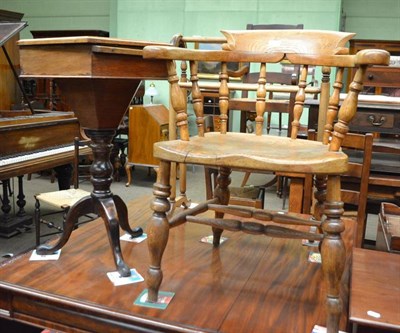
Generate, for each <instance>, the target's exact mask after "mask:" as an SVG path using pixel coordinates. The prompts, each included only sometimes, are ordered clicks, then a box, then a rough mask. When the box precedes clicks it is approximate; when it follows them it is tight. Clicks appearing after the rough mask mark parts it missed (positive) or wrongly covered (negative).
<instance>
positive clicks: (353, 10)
mask: <svg viewBox="0 0 400 333" xmlns="http://www.w3.org/2000/svg"><path fill="white" fill-rule="evenodd" d="M343 13H344V15H345V18H346V19H345V30H346V31H352V32H355V33H357V36H356V38H359V39H385V40H400V0H343Z"/></svg>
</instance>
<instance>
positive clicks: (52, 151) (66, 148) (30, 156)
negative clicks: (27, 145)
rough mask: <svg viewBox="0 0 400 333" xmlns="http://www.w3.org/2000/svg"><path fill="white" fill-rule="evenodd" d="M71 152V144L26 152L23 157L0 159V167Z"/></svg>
mask: <svg viewBox="0 0 400 333" xmlns="http://www.w3.org/2000/svg"><path fill="white" fill-rule="evenodd" d="M80 148H83V147H80ZM72 150H74V145H73V144H72V145H67V146H61V147H57V148H50V149H46V150H41V151H33V152H28V153H24V154H23V155H18V156H11V157H6V158H4V159H0V167H2V166H6V165H10V164H14V163H21V162H26V161H29V160H34V159H37V158H41V157H46V156H51V155H56V154H62V153H66V152H69V151H72Z"/></svg>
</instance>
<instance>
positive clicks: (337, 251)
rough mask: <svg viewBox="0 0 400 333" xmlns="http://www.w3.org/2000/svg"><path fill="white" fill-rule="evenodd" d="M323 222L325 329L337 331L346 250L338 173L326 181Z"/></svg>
mask: <svg viewBox="0 0 400 333" xmlns="http://www.w3.org/2000/svg"><path fill="white" fill-rule="evenodd" d="M324 214H325V216H326V219H324V221H323V223H322V230H323V232H324V235H325V237H324V240H323V242H322V246H321V258H322V270H323V273H324V278H325V281H326V283H327V285H326V288H327V299H326V304H327V324H326V327H327V332H328V333H333V332H338V331H339V322H340V316H341V314H342V301H341V299H340V283H341V278H342V274H343V271H344V266H345V260H346V250H345V247H344V242H343V240H342V237H341V233H342V232H343V231H344V223H343V221H342V220H341V216H342V214H343V202H341V201H340V176H330V177H328V181H327V193H326V202H325V209H324Z"/></svg>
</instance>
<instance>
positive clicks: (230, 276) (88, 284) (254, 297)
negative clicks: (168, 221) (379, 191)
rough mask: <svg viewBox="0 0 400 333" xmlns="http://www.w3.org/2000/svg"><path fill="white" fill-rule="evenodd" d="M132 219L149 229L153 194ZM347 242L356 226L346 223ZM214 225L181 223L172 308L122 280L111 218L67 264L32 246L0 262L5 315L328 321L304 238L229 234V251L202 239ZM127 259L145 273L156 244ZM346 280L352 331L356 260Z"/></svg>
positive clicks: (56, 320) (203, 323)
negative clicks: (143, 301)
mask: <svg viewBox="0 0 400 333" xmlns="http://www.w3.org/2000/svg"><path fill="white" fill-rule="evenodd" d="M128 210H129V217H130V222H131V225H135V226H136V225H141V226H145V224H146V222H145V221H147V220H148V218H149V216H150V209H149V197H146V198H141V200H136V201H134V202H131V203H129V204H128ZM346 226H347V229H346V231H345V235H344V238H345V242H346V245H347V248H348V249H349V246H351V245H352V244H351V235H352V234H353V233H354V228H353V227H352V225H351V224H350V222H346ZM210 234H211V231H210V230H209V228H208V227H206V226H200V225H195V224H186V225H182V226H179V227H176V228H174V229H172V230H171V232H170V238H169V243H168V245H167V249H166V252H165V254H164V260H163V268H164V280H163V284H162V286H161V290H163V291H173V292H175V296H174V298H173V300H172V302H171V303H170V304H169V306H168V308H167V309H166V310H157V309H152V308H146V307H140V306H136V305H134V304H133V303H134V301H135V299H136V298H137V297H138V296H139V294H140V293H141V292H142V291H143V290H144V289H145V288H146V284H145V282H141V283H137V284H129V285H124V286H118V287H115V286H113V284H112V283H111V282H110V281H109V280H108V278H107V275H106V273H107V272H109V271H113V270H114V269H115V268H114V263H113V259H112V255H111V251H110V248H109V245H108V241H107V236H106V231H105V228H104V226H103V223H102V221H101V220H95V221H93V222H91V223H90V224H87V225H83V226H81V227H79V228H78V229H77V230H76V231H74V232H73V234H72V236H71V239H70V240H69V242H68V244H67V245H65V247H64V248H63V249H62V253H61V257H60V259H59V260H58V261H36V262H35V261H29V257H30V255H31V253H26V254H24V255H21V256H19V257H16V258H13V259H12V260H9V261H7V262H5V263H3V264H2V265H1V266H0V280H1V281H0V315H2V316H5V317H7V316H8V317H11V318H13V319H15V320H19V321H25V322H29V323H33V324H34V325H39V326H41V327H50V328H55V329H59V330H63V331H68V332H87V331H91V332H98V333H99V332H107V333H110V332H128V331H129V332H134V331H140V332H144V331H145V330H146V329H147V332H285V333H287V332H297V333H301V332H307V333H309V332H311V330H312V328H313V326H314V325H315V324H319V325H324V323H325V286H324V284H323V283H321V282H322V271H321V265H320V264H317V263H310V262H308V260H307V258H308V252H309V249H308V248H307V247H305V246H302V245H301V241H300V240H282V239H272V238H269V237H265V236H252V235H246V234H243V233H233V232H224V234H223V236H226V237H228V240H227V241H226V242H224V243H223V244H222V245H221V247H220V249H213V248H212V246H211V245H209V244H205V243H202V242H200V239H201V237H203V236H207V235H210ZM122 251H123V254H124V258H125V260H126V262H127V264H128V265H130V267H131V268H136V269H137V271H138V272H139V273H140V274H141V275H143V276H145V272H146V270H147V265H148V250H147V244H146V241H144V242H142V243H139V244H135V243H128V242H122ZM350 260H351V251H348V254H347V260H346V269H345V273H344V276H343V279H342V287H343V288H342V298H343V301H344V306H343V308H344V312H343V315H342V320H341V330H346V328H347V327H346V325H347V318H348V315H347V308H348V286H349V278H350V276H349V271H350V270H349V265H350Z"/></svg>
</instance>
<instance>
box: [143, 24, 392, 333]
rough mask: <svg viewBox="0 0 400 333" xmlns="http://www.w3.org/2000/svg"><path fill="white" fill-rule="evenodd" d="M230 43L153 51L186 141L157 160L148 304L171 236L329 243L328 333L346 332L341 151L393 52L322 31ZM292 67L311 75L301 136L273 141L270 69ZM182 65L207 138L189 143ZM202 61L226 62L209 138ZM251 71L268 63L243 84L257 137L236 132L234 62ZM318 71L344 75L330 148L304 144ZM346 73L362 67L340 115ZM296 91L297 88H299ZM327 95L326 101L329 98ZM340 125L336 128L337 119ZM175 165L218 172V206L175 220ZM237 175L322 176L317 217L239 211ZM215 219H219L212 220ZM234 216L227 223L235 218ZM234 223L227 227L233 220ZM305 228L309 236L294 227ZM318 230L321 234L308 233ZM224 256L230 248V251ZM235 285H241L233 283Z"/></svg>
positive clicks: (247, 34)
mask: <svg viewBox="0 0 400 333" xmlns="http://www.w3.org/2000/svg"><path fill="white" fill-rule="evenodd" d="M222 33H223V34H224V36H225V37H226V43H224V44H223V47H222V50H218V51H210V50H207V51H204V50H190V49H183V48H177V47H172V46H171V47H161V46H160V47H157V46H154V47H153V46H148V47H145V48H144V53H143V55H144V57H145V58H155V59H167V60H169V61H167V69H168V81H169V83H170V92H171V104H172V107H173V109H174V110H175V112H176V124H177V127H178V129H179V139H176V140H171V141H165V142H158V143H155V145H154V151H153V152H154V156H155V157H157V158H158V159H159V160H160V168H159V171H158V174H157V181H156V183H155V184H154V188H153V193H154V199H153V201H152V204H151V207H152V209H153V211H154V212H153V215H152V218H151V220H150V223H149V225H148V231H147V234H148V246H149V255H150V265H149V269H148V271H147V277H146V282H147V285H148V301H149V302H156V301H157V299H158V292H159V287H160V285H161V282H162V276H163V272H162V270H161V261H162V255H163V252H164V249H165V247H166V245H167V241H168V235H169V230H170V228H173V227H175V226H178V225H181V224H183V223H186V222H194V223H200V224H206V225H209V226H211V227H212V230H213V244H214V246H218V245H219V242H220V238H221V234H222V232H223V230H224V229H226V230H230V231H243V232H245V233H248V234H255V235H266V236H270V237H280V238H292V239H293V238H294V239H303V238H306V239H310V240H320V241H322V243H321V256H322V270H323V273H324V279H325V281H326V290H327V297H326V304H327V312H326V313H327V319H326V326H327V328H328V332H329V333H331V332H337V331H338V329H339V319H340V315H341V313H342V308H341V300H340V290H339V289H340V280H341V276H342V273H343V270H344V261H345V247H344V243H343V240H342V238H341V233H342V232H343V230H344V223H343V221H342V220H341V215H342V212H343V203H342V201H341V197H340V175H341V174H343V173H345V172H346V171H347V164H348V158H347V155H346V154H344V153H343V152H342V151H341V144H342V141H343V139H344V137H345V136H346V133H347V132H348V130H349V122H350V121H351V119H352V118H353V117H354V115H355V112H356V109H357V108H356V107H357V98H358V94H359V92H360V91H361V90H362V82H363V78H364V76H365V71H366V69H367V67H368V66H369V65H387V64H388V62H389V53H388V52H386V51H384V50H362V51H360V52H359V53H357V54H356V55H349V54H348V49H347V48H346V47H345V44H346V43H347V41H348V40H349V39H351V38H352V37H353V36H354V34H352V33H344V32H331V31H318V30H253V31H251V30H242V31H240V30H239V31H237V30H236V31H226V30H224V31H222ZM282 60H285V61H288V62H290V63H292V64H294V65H299V66H301V70H300V78H299V84H298V87H295V89H296V91H297V96H296V100H295V105H294V112H293V115H294V116H293V117H294V120H293V122H292V133H291V137H278V136H272V135H263V133H262V132H263V131H262V130H263V121H264V117H263V114H264V112H265V109H266V96H267V93H268V89H270V87H269V86H266V77H267V75H268V72H267V68H268V64H269V63H277V62H281V61H282ZM178 61H188V62H189V65H190V66H189V69H190V82H191V88H192V97H193V108H194V111H195V114H196V117H197V126H198V135H196V136H192V137H190V136H189V130H188V115H187V110H186V93H185V90H184V89H182V87H181V86H180V85H179V78H178V75H177V71H176V65H175V64H176V63H178ZM198 61H217V62H221V72H220V75H219V80H220V86H219V106H220V119H221V130H220V132H208V133H205V131H204V118H203V105H202V98H201V91H200V88H199V80H198V76H197V62H198ZM232 61H235V62H236V61H237V62H249V63H258V64H259V68H260V71H259V79H258V83H256V84H255V85H254V84H248V85H245V84H243V83H242V84H241V89H255V90H256V95H257V101H256V114H257V116H256V128H255V133H237V132H236V133H235V132H228V131H227V118H228V115H227V114H228V105H229V96H230V94H229V92H230V89H235V88H236V86H235V84H234V83H232V84H231V83H229V82H228V81H229V75H228V73H227V63H228V62H232ZM308 66H318V67H322V71H323V73H327V72H329V69H330V68H337V69H336V77H335V80H334V83H333V92H332V96H331V98H330V100H329V111H328V115H327V117H326V119H327V120H328V122H327V124H326V125H325V128H324V129H321V130H323V141H322V142H320V141H311V140H300V139H299V140H298V139H296V138H297V134H298V128H299V124H300V117H301V113H302V109H303V104H304V100H305V94H306V93H307V92H309V91H310V90H309V89H311V88H310V87H307V84H306V76H307V71H308ZM346 67H357V72H356V75H355V76H354V79H353V82H352V83H351V84H350V90H349V93H348V95H347V98H346V100H345V101H344V102H343V103H342V105H341V107H340V110H338V103H339V92H340V90H341V88H342V83H341V81H342V79H343V72H344V69H345V68H346ZM321 84H322V86H321V94H322V96H321V101H324V100H325V98H326V97H324V96H325V95H327V94H328V93H329V78H328V79H326V76H325V77H324V78H323V80H322V83H321ZM290 89H293V88H290ZM324 94H325V95H324ZM336 118H337V122H336V123H335V124H334V120H335V119H336ZM173 163H188V164H197V165H204V166H211V167H215V168H218V170H219V174H218V177H217V187H216V189H215V190H214V197H213V198H212V199H210V200H207V201H205V202H202V203H199V204H198V205H197V206H195V207H193V208H187V209H185V210H183V211H181V212H178V213H175V214H173V215H172V216H171V215H169V214H168V212H169V210H170V202H169V200H168V198H169V196H170V191H171V186H170V172H171V165H172V164H173ZM232 169H239V170H246V171H250V172H260V171H261V172H265V171H279V172H292V173H300V174H312V175H317V176H318V177H319V178H318V182H317V193H318V195H317V197H316V199H317V200H318V203H317V205H316V209H315V213H314V216H313V217H310V218H302V217H299V216H298V215H297V216H294V215H292V214H291V213H284V212H280V211H278V212H274V211H271V210H266V209H264V210H261V209H255V208H248V207H242V206H234V205H233V206H232V205H229V204H228V203H229V195H230V194H229V193H230V192H229V184H230V173H231V170H232ZM207 211H213V212H215V215H214V218H210V217H209V215H204V214H203V213H205V212H207ZM228 214H229V216H225V215H228ZM224 217H225V218H224ZM291 225H294V226H298V225H304V226H307V228H308V229H306V231H304V232H303V231H301V230H298V227H297V229H296V228H291V227H290V226H291ZM309 226H315V227H317V228H318V230H320V232H319V233H311V232H307V230H309ZM221 250H222V249H221ZM234 278H235V277H234V276H232V279H234Z"/></svg>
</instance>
